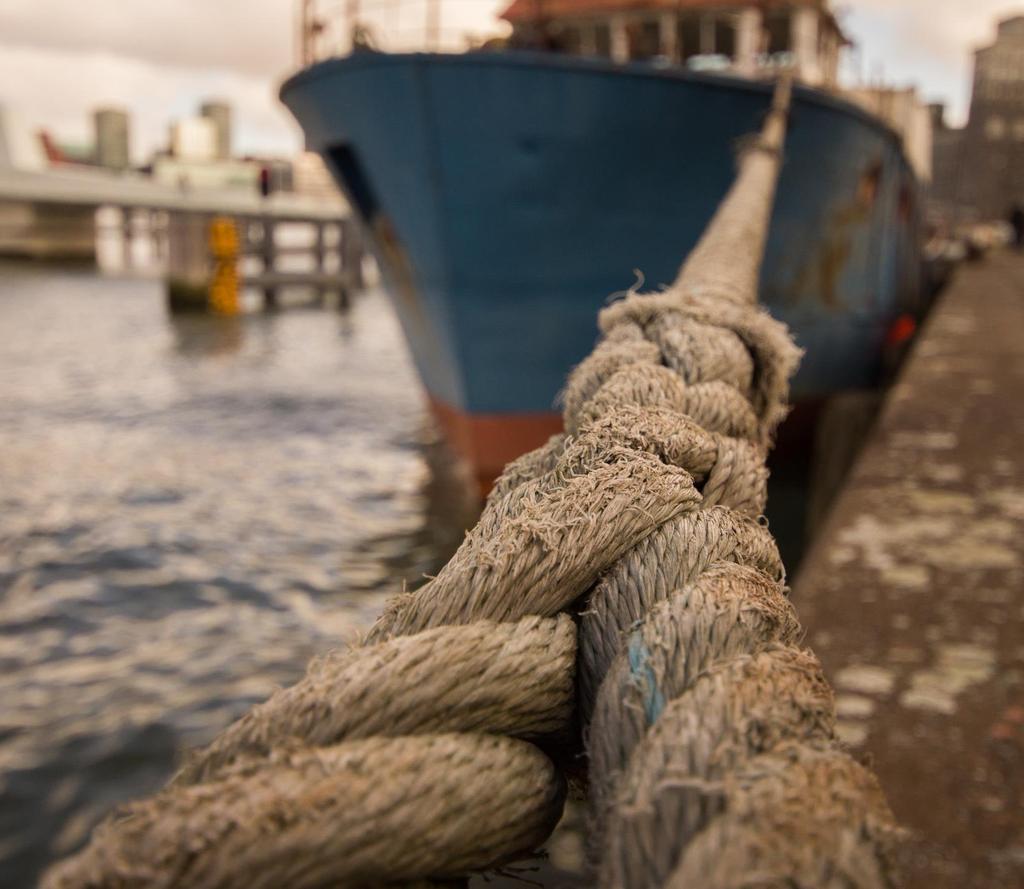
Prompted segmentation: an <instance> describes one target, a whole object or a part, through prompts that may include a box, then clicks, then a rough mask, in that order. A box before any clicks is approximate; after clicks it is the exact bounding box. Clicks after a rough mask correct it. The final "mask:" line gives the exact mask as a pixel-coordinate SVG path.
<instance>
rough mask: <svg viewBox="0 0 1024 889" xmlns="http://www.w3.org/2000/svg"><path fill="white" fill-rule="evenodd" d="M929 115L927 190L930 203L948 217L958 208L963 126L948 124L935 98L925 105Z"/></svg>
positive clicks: (943, 110) (942, 105) (943, 109)
mask: <svg viewBox="0 0 1024 889" xmlns="http://www.w3.org/2000/svg"><path fill="white" fill-rule="evenodd" d="M928 108H929V111H930V112H931V117H932V143H933V150H932V169H933V171H934V179H933V182H932V187H931V191H930V194H929V198H930V203H931V205H932V207H933V208H934V209H935V210H936V211H937V212H938V213H939V214H940V215H941V216H943V217H945V218H947V219H951V218H952V217H953V216H954V215H955V214H956V212H957V209H958V191H959V190H960V189H959V186H958V183H959V181H960V175H961V174H960V171H961V168H962V166H963V160H964V157H963V154H964V130H963V128H962V127H951V126H949V123H948V122H947V120H946V106H945V105H944V104H942V103H941V102H936V103H934V104H932V105H929V106H928Z"/></svg>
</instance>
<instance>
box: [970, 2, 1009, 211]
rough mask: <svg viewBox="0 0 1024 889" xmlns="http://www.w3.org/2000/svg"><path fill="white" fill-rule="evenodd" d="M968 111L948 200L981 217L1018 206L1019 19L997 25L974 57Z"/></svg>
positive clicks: (1007, 20)
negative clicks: (992, 36)
mask: <svg viewBox="0 0 1024 889" xmlns="http://www.w3.org/2000/svg"><path fill="white" fill-rule="evenodd" d="M974 58H975V62H974V90H973V93H972V96H971V112H970V117H969V119H968V122H967V127H966V129H965V131H964V133H963V146H962V163H961V167H960V173H961V175H959V176H958V177H956V181H957V186H956V190H955V193H954V197H955V199H956V202H957V203H958V204H961V205H964V206H968V207H971V208H973V209H974V210H975V211H977V213H978V214H979V215H980V216H982V217H988V218H994V217H1002V216H1004V215H1006V214H1007V213H1008V212H1009V210H1010V209H1011V208H1012V207H1013V206H1014V205H1017V204H1020V205H1022V206H1024V16H1015V17H1013V18H1009V19H1005V20H1004V21H1001V22H1000V23H999V27H998V32H997V34H996V39H995V42H994V43H993V44H992V45H991V46H986V47H983V48H981V49H979V50H977V51H976V52H975V54H974Z"/></svg>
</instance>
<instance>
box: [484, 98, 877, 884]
mask: <svg viewBox="0 0 1024 889" xmlns="http://www.w3.org/2000/svg"><path fill="white" fill-rule="evenodd" d="M787 93H788V90H787V89H786V88H785V87H783V88H781V89H780V92H779V95H778V96H777V99H776V105H775V107H774V109H773V113H772V115H771V116H770V118H769V120H768V122H767V124H766V127H765V131H764V133H763V134H762V137H761V140H760V141H759V142H758V143H757V144H756V145H754V146H752V147H751V149H750V150H749V151H748V153H747V154H746V155H745V157H744V158H743V160H742V164H741V169H740V174H739V177H738V180H737V183H736V185H735V186H734V188H733V190H732V191H731V192H730V194H729V196H728V197H727V199H726V201H725V202H724V203H723V205H722V207H721V208H720V210H719V213H718V214H717V216H716V218H715V220H714V221H713V223H712V225H711V227H710V228H709V230H708V232H707V234H706V235H705V238H704V240H703V241H702V242H701V244H700V245H699V246H698V247H697V249H696V250H695V251H694V253H693V254H692V255H691V257H690V258H689V260H688V261H687V263H686V264H685V266H684V267H683V269H682V271H681V273H680V276H679V279H678V280H677V282H676V283H675V285H674V286H673V287H672V288H670V289H669V290H667V291H665V292H663V293H659V294H655V295H631V296H630V297H629V298H627V299H626V300H624V301H622V302H620V303H618V304H616V305H613V306H612V307H610V308H608V309H606V310H605V311H604V312H602V315H601V319H600V320H601V329H602V331H603V333H604V339H603V340H602V342H601V343H599V345H598V346H597V348H596V349H595V350H594V352H593V354H592V355H591V356H590V357H589V358H588V359H587V360H586V361H584V362H583V363H582V364H581V365H580V366H579V367H578V368H577V369H576V371H574V373H573V375H572V377H571V378H570V381H569V384H568V387H567V389H566V392H565V394H564V405H565V425H566V430H567V435H565V436H559V437H556V438H555V439H552V441H551V442H549V444H548V445H547V446H546V447H545V448H542V449H540V450H539V451H537V452H535V453H534V454H532V455H527V456H526V457H523V458H521V459H520V460H519V461H517V462H516V463H515V464H513V465H512V466H511V467H510V469H509V473H507V474H506V476H505V477H504V478H503V479H502V480H501V481H500V482H499V485H498V488H497V489H496V494H495V498H500V497H507V496H508V493H509V491H514V490H516V486H520V487H523V486H526V485H528V484H530V483H531V482H530V481H529V480H530V479H531V478H546V477H550V476H551V475H552V473H555V472H557V470H558V467H559V466H560V465H561V464H562V462H563V461H564V460H565V455H566V454H568V453H569V452H570V451H572V450H574V449H578V448H579V444H578V443H579V442H580V441H581V440H587V439H592V438H594V437H595V435H598V436H600V437H601V439H602V441H608V442H609V446H610V443H611V442H614V441H618V442H619V443H620V444H626V445H628V446H629V447H632V448H636V449H637V450H640V451H643V452H645V453H652V454H655V455H656V456H657V457H658V458H659V459H660V460H662V461H664V462H666V463H669V464H672V465H676V466H678V467H680V468H682V469H685V470H686V471H687V472H688V473H689V474H690V475H691V476H692V478H693V479H694V482H695V487H696V488H697V490H698V494H699V499H696V500H694V501H692V502H691V503H690V506H689V508H687V509H685V510H682V511H680V512H678V513H676V514H675V515H674V516H673V517H672V518H670V519H669V520H667V521H665V522H663V523H661V524H660V525H659V526H658V527H657V528H656V529H654V531H653V532H652V533H650V534H647V535H645V536H644V538H643V540H641V541H640V542H638V543H637V544H636V546H634V547H633V548H632V549H630V550H629V551H628V552H625V553H623V554H622V555H621V556H620V557H619V558H618V559H617V560H616V561H615V563H614V564H613V565H611V566H610V567H609V568H608V569H607V570H606V571H605V572H604V573H603V574H602V578H601V580H600V581H599V582H598V584H597V585H596V586H595V587H593V588H592V589H591V590H590V591H589V595H588V598H587V604H586V607H585V609H584V610H583V611H582V614H581V623H580V659H579V669H578V685H579V698H578V703H579V706H580V711H581V716H582V719H583V722H584V724H585V727H586V728H585V730H586V736H587V752H588V755H589V760H590V811H591V819H590V831H589V835H588V847H589V852H590V858H591V861H592V864H593V866H594V868H595V870H596V877H597V881H598V883H599V885H601V886H605V887H615V889H620V887H623V889H627V887H628V889H631V887H658V886H679V887H684V886H685V887H694V886H701V887H704V886H714V887H723V889H724V887H740V886H751V887H753V886H758V887H766V886H779V887H781V886H801V887H819V886H829V887H832V886H834V887H865V889H866V887H881V886H887V885H889V881H890V876H889V850H890V847H891V845H892V843H893V841H894V839H895V837H896V835H897V832H896V830H895V828H894V825H893V821H892V817H891V813H890V812H889V810H888V807H887V805H886V803H885V800H884V798H883V796H882V794H881V792H880V790H879V788H878V786H877V782H876V781H875V779H874V778H873V776H871V775H870V774H869V773H868V772H866V771H865V770H864V769H863V768H862V767H861V766H859V765H858V764H857V763H855V762H854V761H853V760H852V759H851V758H850V757H849V756H848V755H847V754H845V753H844V752H843V751H842V750H841V749H840V747H839V746H838V744H837V742H836V739H835V736H834V732H833V725H834V709H833V701H832V695H831V691H830V689H829V688H828V685H827V683H826V682H825V680H824V678H823V676H822V673H821V668H820V666H819V664H818V662H817V660H816V659H815V658H814V657H813V655H811V654H810V653H809V652H806V651H803V650H801V649H800V648H799V647H798V645H797V643H798V640H799V638H800V627H799V624H798V622H797V619H796V616H795V614H794V612H793V610H792V607H791V605H790V603H789V601H788V599H787V598H786V596H785V590H784V586H783V582H784V572H783V569H782V565H781V562H780V560H779V557H778V552H777V550H776V547H775V543H774V541H773V540H772V538H771V535H770V534H769V533H768V531H767V529H766V528H765V527H764V526H763V525H762V524H761V523H760V522H759V521H758V517H759V516H760V515H761V512H762V511H763V508H764V498H765V484H764V482H765V478H766V476H765V473H764V449H765V448H766V447H767V445H768V444H769V443H770V441H771V438H772V433H773V431H774V429H775V427H776V425H777V424H778V422H779V421H780V420H781V419H782V418H783V417H784V416H785V412H786V400H787V394H788V379H789V377H790V375H791V374H792V372H793V370H794V369H795V366H796V362H797V359H798V352H797V350H796V349H795V347H794V346H793V344H792V341H791V339H790V337H789V335H788V332H787V331H786V330H785V328H784V327H783V326H782V325H779V324H777V323H776V322H774V321H773V320H772V319H770V318H769V317H768V316H767V315H766V314H764V313H763V312H762V311H761V310H760V309H758V308H757V306H756V294H757V280H758V272H759V269H760V262H761V257H762V255H763V248H764V241H765V237H766V233H767V222H768V214H769V211H770V207H771V204H772V195H773V192H774V188H775V183H776V180H777V175H778V167H779V155H780V152H781V146H782V139H783V133H784V118H785V110H784V109H785V108H786V107H787V106H788V94H787ZM596 430H601V432H600V433H598V432H597V431H596ZM673 432H676V433H677V435H678V436H679V437H682V438H684V439H685V444H683V443H681V442H680V441H679V438H678V437H675V438H674V437H673V434H672V433H673ZM492 502H493V501H492Z"/></svg>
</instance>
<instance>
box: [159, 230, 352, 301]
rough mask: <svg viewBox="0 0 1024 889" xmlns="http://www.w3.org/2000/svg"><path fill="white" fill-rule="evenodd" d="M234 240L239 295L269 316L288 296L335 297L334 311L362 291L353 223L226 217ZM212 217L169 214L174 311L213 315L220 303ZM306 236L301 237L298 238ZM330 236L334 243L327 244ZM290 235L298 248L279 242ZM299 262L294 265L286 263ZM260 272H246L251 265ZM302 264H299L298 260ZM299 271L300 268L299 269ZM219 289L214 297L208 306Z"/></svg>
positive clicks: (220, 271)
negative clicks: (256, 296)
mask: <svg viewBox="0 0 1024 889" xmlns="http://www.w3.org/2000/svg"><path fill="white" fill-rule="evenodd" d="M218 218H219V219H221V220H222V224H221V228H220V229H219V230H220V232H221V234H223V231H224V229H223V223H224V221H226V222H229V223H230V225H231V226H233V227H234V230H235V232H236V235H237V240H238V255H237V257H236V258H235V260H234V262H235V264H236V266H237V273H236V278H235V280H236V281H237V286H238V288H239V289H243V288H252V289H255V290H257V291H259V293H260V294H261V296H262V301H263V307H264V309H265V310H267V311H273V310H275V309H277V308H278V307H279V306H280V304H281V295H282V293H283V291H285V290H288V289H302V290H304V291H307V292H311V293H312V297H313V299H315V300H316V301H318V302H320V303H323V302H325V300H326V296H327V294H328V293H332V292H333V293H335V294H337V300H338V305H339V306H340V307H342V308H345V307H347V306H348V305H349V301H350V299H351V295H352V293H353V292H354V291H355V290H358V289H360V288H362V287H363V286H364V280H363V273H362V263H363V246H362V239H361V238H360V236H359V232H358V227H357V225H356V223H355V222H354V220H352V219H347V218H341V219H338V220H337V221H330V220H326V219H320V218H309V219H292V218H287V219H278V218H276V217H275V216H273V215H271V214H261V215H259V216H224V217H218ZM213 219H214V217H213V216H211V214H209V213H172V214H171V216H170V219H169V221H168V224H167V226H166V240H167V275H166V278H167V295H168V304H169V306H170V308H171V310H172V311H181V312H186V311H197V312H207V311H217V309H216V307H215V304H216V305H221V304H222V303H223V297H224V281H225V280H226V272H225V270H224V266H223V264H224V263H225V262H227V261H229V260H228V258H226V257H225V256H223V255H221V254H220V253H219V252H218V250H217V248H216V247H215V245H214V242H215V241H216V240H217V238H215V237H214V236H213V233H212V228H211V223H212V221H213ZM302 229H306V232H302V231H301V230H302ZM331 230H333V233H334V235H335V237H333V238H329V237H328V233H329V232H330V231H331ZM289 233H294V234H295V236H296V237H295V238H294V240H296V241H298V240H299V236H300V235H304V236H305V237H304V238H302V243H289V241H291V240H293V239H291V238H287V237H285V236H284V235H287V234H289ZM294 258H298V260H299V261H298V262H295V261H291V262H290V261H289V260H294ZM250 259H254V260H255V261H256V262H257V263H258V266H259V270H258V271H256V272H251V273H250V272H249V261H248V260H250ZM303 260H304V261H303ZM296 266H301V268H296ZM215 283H217V293H218V298H217V299H216V300H215V299H213V292H214V285H215Z"/></svg>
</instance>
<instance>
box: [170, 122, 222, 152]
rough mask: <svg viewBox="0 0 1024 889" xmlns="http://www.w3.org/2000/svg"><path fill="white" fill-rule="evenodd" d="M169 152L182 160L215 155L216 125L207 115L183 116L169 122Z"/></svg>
mask: <svg viewBox="0 0 1024 889" xmlns="http://www.w3.org/2000/svg"><path fill="white" fill-rule="evenodd" d="M171 154H172V156H174V157H175V158H176V159H178V160H183V161H212V160H214V159H215V158H216V156H217V125H216V124H215V123H214V122H213V121H212V120H211V119H210V118H208V117H184V118H182V119H181V120H176V121H175V122H174V123H173V124H171Z"/></svg>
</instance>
